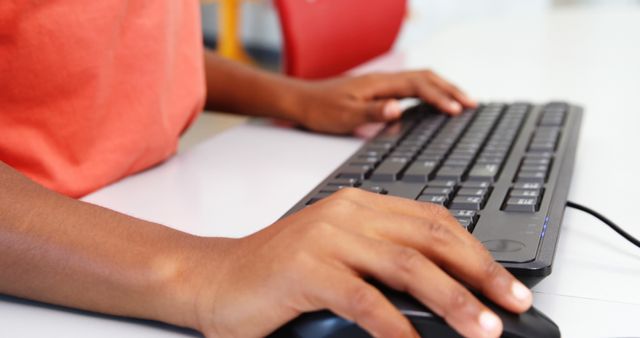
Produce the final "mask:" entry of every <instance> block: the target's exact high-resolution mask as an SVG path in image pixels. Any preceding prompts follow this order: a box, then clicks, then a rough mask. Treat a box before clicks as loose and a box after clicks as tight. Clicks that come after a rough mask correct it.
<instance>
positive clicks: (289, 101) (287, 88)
mask: <svg viewBox="0 0 640 338" xmlns="http://www.w3.org/2000/svg"><path fill="white" fill-rule="evenodd" d="M276 92H277V93H278V95H277V96H278V99H277V101H278V102H277V104H276V106H277V110H278V112H277V114H275V117H277V118H282V119H285V120H288V121H291V122H295V123H298V124H302V125H304V124H305V122H306V120H307V113H308V109H307V107H308V104H309V101H310V100H311V97H312V96H313V95H312V83H311V82H308V81H305V80H299V79H293V78H284V79H283V81H282V85H281V87H280V88H278V89H277V91H276Z"/></svg>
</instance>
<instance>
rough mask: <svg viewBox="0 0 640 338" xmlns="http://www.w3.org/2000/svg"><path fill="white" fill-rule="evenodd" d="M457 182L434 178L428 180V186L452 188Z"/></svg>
mask: <svg viewBox="0 0 640 338" xmlns="http://www.w3.org/2000/svg"><path fill="white" fill-rule="evenodd" d="M456 184H458V181H456V180H434V181H431V182H429V184H428V185H427V186H428V187H440V188H453V187H455V186H456Z"/></svg>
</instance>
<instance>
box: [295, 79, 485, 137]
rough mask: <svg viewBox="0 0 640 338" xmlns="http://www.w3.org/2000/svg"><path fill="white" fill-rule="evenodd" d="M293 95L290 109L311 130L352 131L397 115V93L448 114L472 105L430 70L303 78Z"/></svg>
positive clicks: (457, 90) (460, 93)
mask: <svg viewBox="0 0 640 338" xmlns="http://www.w3.org/2000/svg"><path fill="white" fill-rule="evenodd" d="M298 84H300V82H298ZM293 95H296V96H297V97H296V102H298V104H297V105H296V106H295V108H294V109H295V110H296V112H295V114H293V116H296V117H297V118H296V120H297V121H296V122H298V123H300V124H302V125H303V126H305V127H307V128H309V129H311V130H314V131H319V132H326V133H339V134H344V133H350V132H353V131H354V130H355V129H356V128H357V127H359V126H361V125H363V124H365V123H367V122H387V121H391V120H395V119H397V118H399V117H400V116H401V114H402V111H401V109H400V107H399V105H398V102H397V101H396V99H399V98H405V97H417V98H419V99H421V100H423V101H426V102H428V103H430V104H432V105H434V106H436V107H437V108H438V109H440V110H442V111H443V112H446V113H449V114H452V115H456V114H459V113H461V112H462V110H463V109H464V108H468V107H474V106H475V105H476V103H475V102H474V101H473V100H472V99H470V98H469V97H468V96H467V95H466V94H464V93H463V92H462V91H461V90H460V89H458V88H456V87H455V86H454V85H452V84H451V83H449V82H447V81H446V80H444V79H443V78H441V77H440V76H439V75H437V74H436V73H434V72H432V71H429V70H425V71H413V72H402V73H380V74H371V75H364V76H357V77H344V78H338V79H332V80H326V81H318V82H306V83H303V84H302V85H299V86H297V88H296V91H294V92H293Z"/></svg>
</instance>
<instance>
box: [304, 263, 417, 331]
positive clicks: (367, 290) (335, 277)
mask: <svg viewBox="0 0 640 338" xmlns="http://www.w3.org/2000/svg"><path fill="white" fill-rule="evenodd" d="M312 283H313V285H312V287H310V288H308V289H307V290H309V291H310V292H311V294H310V296H309V297H308V299H309V302H311V303H312V305H313V306H314V307H315V308H316V309H326V308H328V309H329V310H331V311H333V312H334V313H336V314H337V315H339V316H341V317H343V318H346V319H347V320H351V321H353V322H355V323H357V324H358V325H359V326H360V327H362V328H363V329H365V330H366V331H368V332H369V333H370V334H371V335H372V336H373V337H406V338H409V337H411V338H418V337H419V336H418V334H417V333H416V332H415V329H414V328H413V327H412V326H411V324H410V323H409V321H408V320H407V318H406V317H405V316H403V315H402V314H401V313H400V311H398V309H397V308H396V307H395V306H393V305H392V304H391V303H390V302H389V300H387V299H386V298H385V297H384V296H383V295H382V293H381V292H380V291H378V290H377V289H376V288H374V287H373V286H371V285H370V284H368V283H366V282H365V281H363V280H362V279H361V278H359V277H357V276H355V275H353V274H349V273H347V272H345V271H341V270H339V269H335V268H329V269H327V270H326V271H323V273H322V276H321V277H320V278H316V279H313V282H312ZM399 333H400V334H399Z"/></svg>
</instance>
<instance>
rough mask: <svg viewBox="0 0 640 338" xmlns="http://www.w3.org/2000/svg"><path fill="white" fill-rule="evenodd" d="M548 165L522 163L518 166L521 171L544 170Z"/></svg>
mask: <svg viewBox="0 0 640 338" xmlns="http://www.w3.org/2000/svg"><path fill="white" fill-rule="evenodd" d="M547 169H549V166H546V165H530V164H529V165H523V166H522V167H520V170H521V171H544V172H546V171H547Z"/></svg>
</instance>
